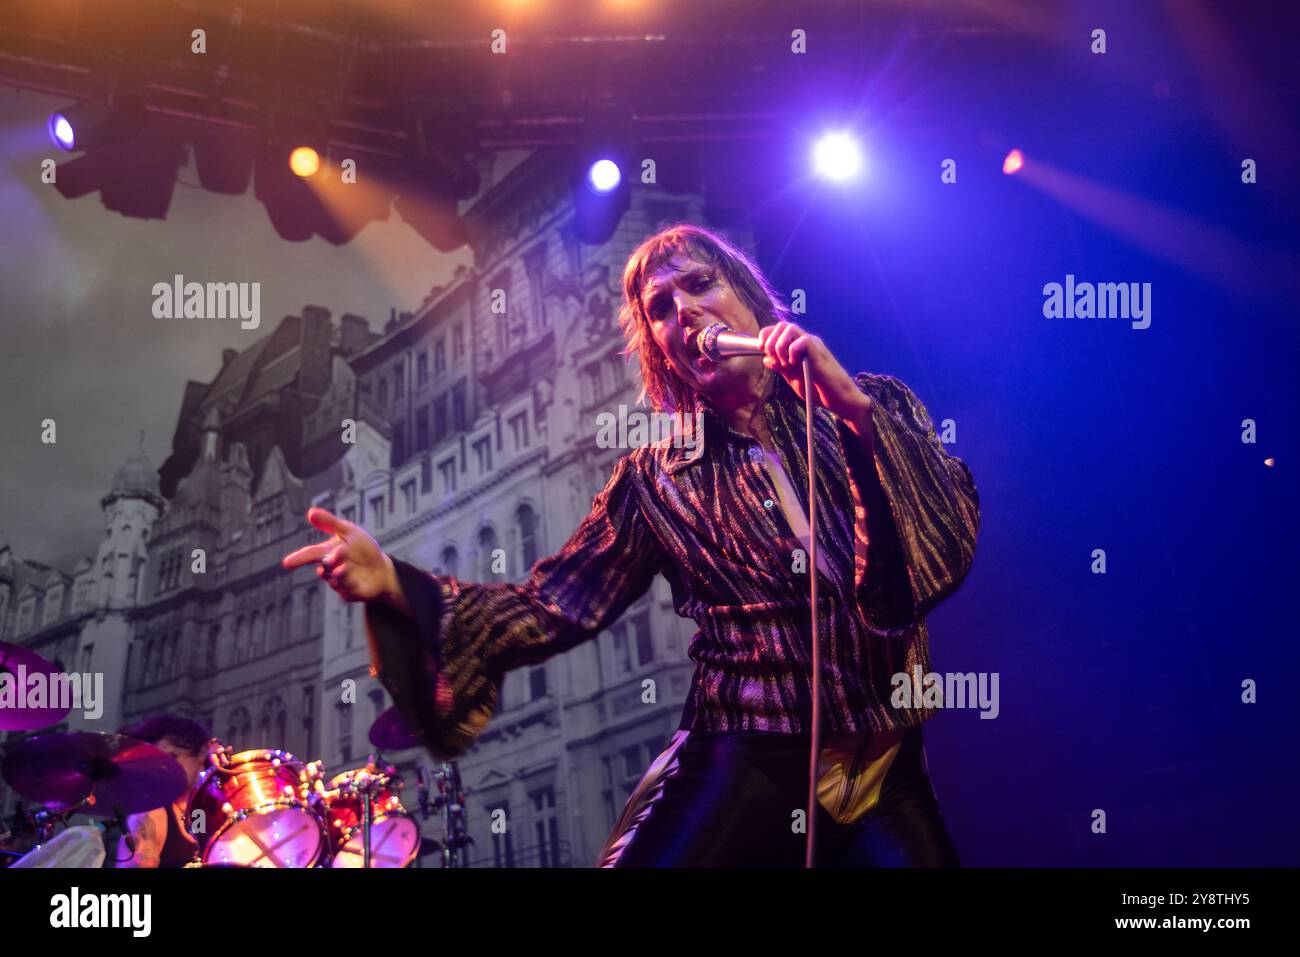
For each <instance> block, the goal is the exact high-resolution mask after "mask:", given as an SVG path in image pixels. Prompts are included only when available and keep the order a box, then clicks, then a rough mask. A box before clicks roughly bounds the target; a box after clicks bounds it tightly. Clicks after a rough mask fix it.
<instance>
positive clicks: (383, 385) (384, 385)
mask: <svg viewBox="0 0 1300 957" xmlns="http://www.w3.org/2000/svg"><path fill="white" fill-rule="evenodd" d="M379 404H380V406H386V405H388V380H387V379H384V378H381V379H380V380H379ZM385 411H387V410H385Z"/></svg>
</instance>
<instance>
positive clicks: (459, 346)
mask: <svg viewBox="0 0 1300 957" xmlns="http://www.w3.org/2000/svg"><path fill="white" fill-rule="evenodd" d="M451 358H452V361H453V362H460V361H461V360H462V359H464V358H465V326H464V324H462V323H459V322H458V323H456V327H455V328H454V329H452V330H451Z"/></svg>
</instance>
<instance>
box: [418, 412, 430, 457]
mask: <svg viewBox="0 0 1300 957" xmlns="http://www.w3.org/2000/svg"><path fill="white" fill-rule="evenodd" d="M428 447H429V410H428V409H425V408H421V409H417V410H416V412H415V448H416V450H417V451H420V452H423V451H425V450H426V449H428Z"/></svg>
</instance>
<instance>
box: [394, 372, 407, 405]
mask: <svg viewBox="0 0 1300 957" xmlns="http://www.w3.org/2000/svg"><path fill="white" fill-rule="evenodd" d="M405 385H406V377H405V376H404V375H402V367H401V366H400V365H399V366H398V367H397V368H396V369H394V370H393V398H394V399H400V398H401V397H402V396H403V395H405V394H406V389H405V388H404V386H405Z"/></svg>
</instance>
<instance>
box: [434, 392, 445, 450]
mask: <svg viewBox="0 0 1300 957" xmlns="http://www.w3.org/2000/svg"><path fill="white" fill-rule="evenodd" d="M446 434H447V397H446V396H445V395H440V396H438V398H436V399H434V400H433V441H434V444H435V445H436V444H437V443H439V442H441V441H442V439H443V436H445V435H446Z"/></svg>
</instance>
